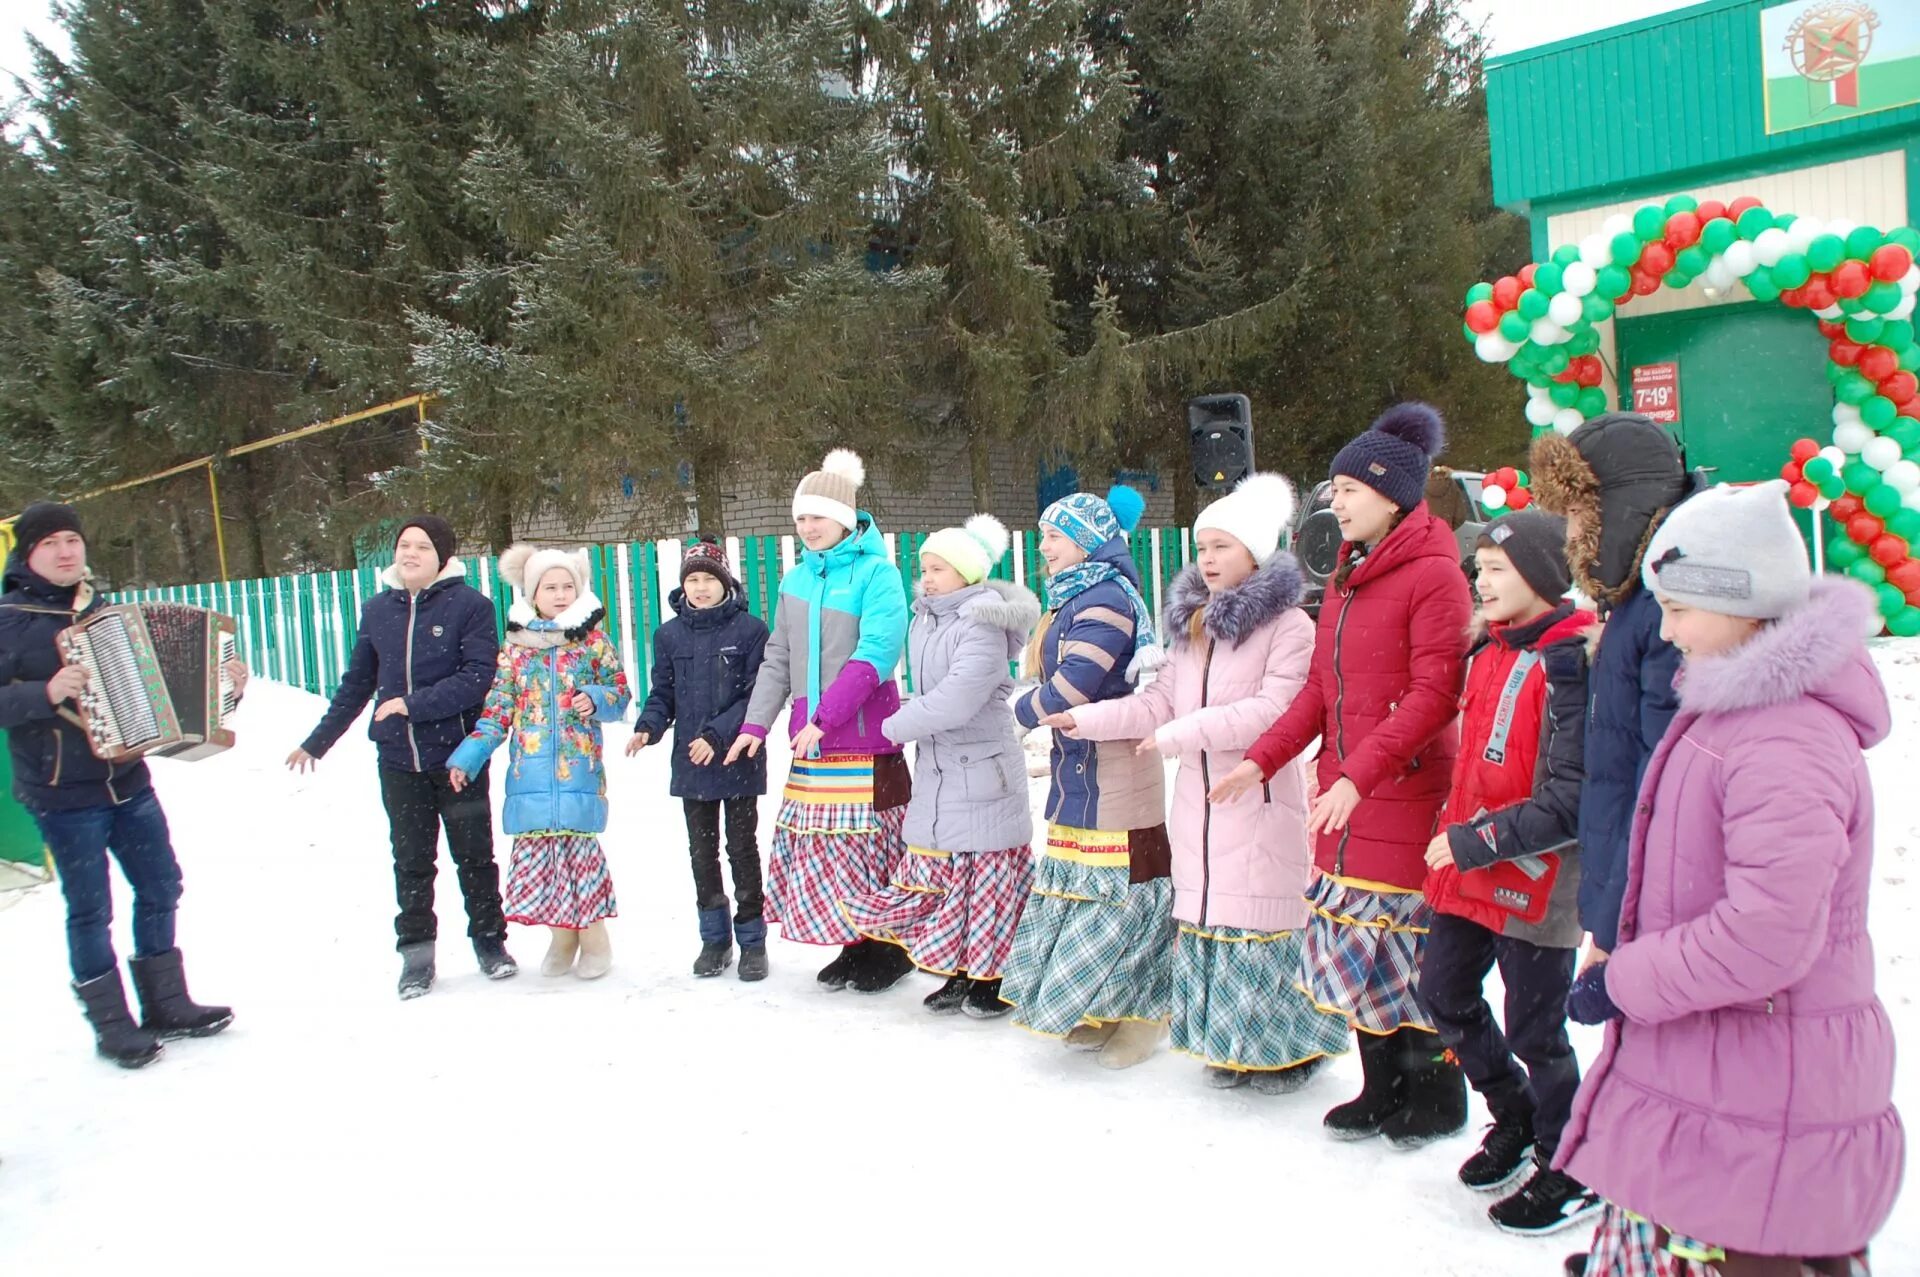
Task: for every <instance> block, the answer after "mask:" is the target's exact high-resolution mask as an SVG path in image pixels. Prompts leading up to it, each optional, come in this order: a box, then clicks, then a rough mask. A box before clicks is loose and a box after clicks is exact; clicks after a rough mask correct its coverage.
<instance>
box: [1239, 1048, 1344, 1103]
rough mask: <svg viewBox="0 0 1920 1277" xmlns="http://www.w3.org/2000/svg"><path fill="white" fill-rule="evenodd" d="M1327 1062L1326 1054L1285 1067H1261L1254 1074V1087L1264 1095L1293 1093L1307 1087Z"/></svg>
mask: <svg viewBox="0 0 1920 1277" xmlns="http://www.w3.org/2000/svg"><path fill="white" fill-rule="evenodd" d="M1326 1062H1327V1057H1326V1056H1324V1055H1316V1056H1314V1057H1313V1058H1312V1059H1311V1060H1302V1061H1301V1062H1300V1063H1298V1064H1292V1065H1288V1066H1287V1067H1286V1068H1284V1069H1261V1070H1260V1071H1259V1072H1257V1073H1255V1074H1254V1075H1253V1089H1254V1090H1256V1091H1258V1092H1260V1094H1262V1095H1292V1094H1293V1093H1294V1092H1295V1091H1300V1090H1304V1089H1306V1085H1307V1083H1309V1082H1311V1081H1313V1075H1314V1074H1315V1073H1318V1072H1319V1071H1320V1066H1321V1065H1323V1064H1325V1063H1326Z"/></svg>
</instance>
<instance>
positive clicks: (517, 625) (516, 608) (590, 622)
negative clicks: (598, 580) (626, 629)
mask: <svg viewBox="0 0 1920 1277" xmlns="http://www.w3.org/2000/svg"><path fill="white" fill-rule="evenodd" d="M606 618H607V609H606V607H605V605H604V604H602V603H601V602H600V600H599V599H597V598H595V597H594V594H593V591H592V590H588V591H586V592H585V593H583V594H582V595H581V596H580V597H579V598H577V599H575V600H574V601H573V604H572V606H570V607H569V608H567V610H566V611H564V612H562V613H561V614H560V615H559V616H556V617H554V618H553V619H552V620H551V621H549V620H547V619H545V618H544V617H542V616H541V615H540V614H539V613H537V612H535V611H534V610H533V604H531V603H529V602H527V601H526V599H524V598H517V599H515V600H514V601H513V606H512V607H510V608H508V609H507V642H509V643H517V644H519V645H520V646H521V647H559V646H560V645H561V644H563V643H578V642H579V641H580V640H581V639H583V638H585V637H586V636H587V635H589V634H591V633H593V632H594V630H596V629H598V628H599V627H600V622H602V621H604V620H606Z"/></svg>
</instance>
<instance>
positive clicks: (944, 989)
mask: <svg viewBox="0 0 1920 1277" xmlns="http://www.w3.org/2000/svg"><path fill="white" fill-rule="evenodd" d="M971 983H972V981H970V980H968V979H967V977H965V976H963V975H956V976H949V977H948V978H947V982H946V983H945V984H943V985H941V986H940V987H939V988H937V989H935V990H934V991H933V992H932V993H929V994H928V995H927V996H926V997H925V998H922V999H921V1001H920V1005H921V1006H923V1007H925V1008H926V1009H927V1010H929V1011H931V1012H933V1013H934V1014H935V1015H958V1014H960V1004H961V1003H962V1002H965V1001H966V1000H967V986H968V985H969V984H971Z"/></svg>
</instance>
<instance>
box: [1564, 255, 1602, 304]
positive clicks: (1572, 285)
mask: <svg viewBox="0 0 1920 1277" xmlns="http://www.w3.org/2000/svg"><path fill="white" fill-rule="evenodd" d="M1585 249H1586V246H1585V245H1584V244H1583V245H1582V246H1581V251H1582V252H1583V253H1584V252H1585ZM1599 283H1600V276H1599V274H1598V273H1597V272H1596V271H1595V270H1594V268H1593V267H1591V266H1589V265H1587V263H1586V259H1585V258H1584V257H1582V259H1581V260H1580V261H1577V262H1569V263H1568V264H1567V268H1566V270H1564V271H1562V272H1561V273H1560V286H1561V287H1562V288H1565V289H1566V290H1567V291H1568V292H1569V293H1572V294H1573V295H1574V296H1575V297H1585V296H1586V295H1587V294H1588V293H1590V292H1592V291H1593V290H1594V288H1595V287H1597V286H1598V285H1599Z"/></svg>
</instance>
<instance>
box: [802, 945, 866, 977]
mask: <svg viewBox="0 0 1920 1277" xmlns="http://www.w3.org/2000/svg"><path fill="white" fill-rule="evenodd" d="M863 945H864V942H862V941H856V942H854V943H853V944H843V945H841V946H840V956H839V957H837V958H835V959H834V960H833V961H832V962H829V963H828V964H827V965H826V966H824V967H821V968H820V974H819V975H817V976H815V977H814V979H816V980H818V981H819V982H820V983H821V984H824V985H826V986H827V988H829V989H844V988H846V987H847V977H848V976H850V975H852V974H853V964H854V962H855V961H857V955H858V954H859V952H860V950H861V948H862V947H863Z"/></svg>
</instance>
